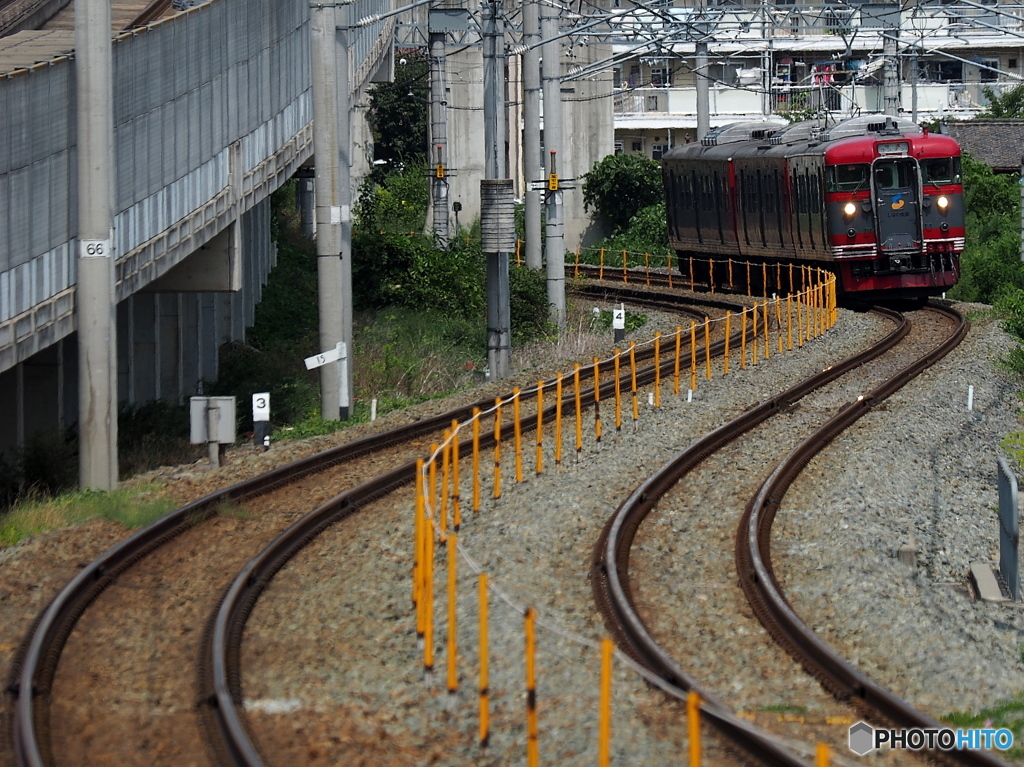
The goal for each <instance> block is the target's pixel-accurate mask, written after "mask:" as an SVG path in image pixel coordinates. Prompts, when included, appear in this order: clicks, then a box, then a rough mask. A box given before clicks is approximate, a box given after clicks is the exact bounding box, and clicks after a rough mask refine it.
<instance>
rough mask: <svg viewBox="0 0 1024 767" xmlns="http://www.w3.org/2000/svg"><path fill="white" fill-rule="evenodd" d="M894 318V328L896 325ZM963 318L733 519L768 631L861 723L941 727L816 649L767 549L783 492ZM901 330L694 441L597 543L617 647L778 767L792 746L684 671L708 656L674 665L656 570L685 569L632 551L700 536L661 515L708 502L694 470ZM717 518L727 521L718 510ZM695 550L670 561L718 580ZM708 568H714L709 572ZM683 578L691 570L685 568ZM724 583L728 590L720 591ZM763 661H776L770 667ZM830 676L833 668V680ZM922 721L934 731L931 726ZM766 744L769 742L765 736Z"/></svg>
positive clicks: (825, 431)
mask: <svg viewBox="0 0 1024 767" xmlns="http://www.w3.org/2000/svg"><path fill="white" fill-rule="evenodd" d="M930 311H936V312H938V311H940V310H939V309H931V310H930ZM893 319H894V321H897V318H896V317H894V318H893ZM957 319H958V322H957V325H956V327H957V330H956V332H953V333H951V334H947V338H946V340H945V341H944V342H943V343H940V344H932V345H930V346H929V348H928V349H927V351H926V352H925V353H923V354H920V355H918V358H917V359H916V360H915V362H914V363H913V364H912V365H909V366H907V367H906V368H904V369H902V370H900V371H899V372H898V373H896V374H894V375H890V374H886V376H885V377H886V379H887V380H886V381H885V383H883V384H882V385H881V386H879V387H878V388H877V389H875V391H873V392H872V393H871V394H870V395H867V396H865V397H862V398H860V399H856V400H855V401H854V402H853V403H852V404H851V405H849V406H847V407H845V408H843V409H842V410H841V411H840V414H839V415H837V416H836V417H835V418H833V419H832V420H831V421H829V423H828V424H826V425H825V426H824V427H821V428H820V429H818V430H816V431H815V432H814V436H812V437H808V438H807V439H806V440H805V441H804V442H802V443H801V445H800V447H799V448H797V449H795V450H794V451H793V453H792V454H791V455H790V456H789V457H788V459H787V460H786V461H784V462H783V463H782V464H780V466H779V467H778V468H777V469H775V470H774V471H771V469H769V472H768V473H770V475H771V477H770V479H769V481H766V482H765V484H764V485H763V486H762V487H760V488H759V489H757V490H756V491H755V490H753V489H752V490H750V491H749V492H750V494H751V495H752V496H753V500H751V501H750V504H749V506H748V516H745V517H744V518H743V521H742V522H737V520H736V518H735V517H733V518H732V519H733V522H732V524H734V525H736V524H738V530H739V532H737V533H735V535H736V550H737V561H738V563H739V564H738V568H739V572H740V577H741V582H742V584H743V587H744V591H745V592H747V593H748V594H750V596H748V598H749V599H751V602H752V604H754V605H755V609H756V612H757V614H758V616H759V617H760V618H761V619H762V622H765V623H766V625H768V626H769V628H770V631H771V633H772V635H773V636H774V637H776V638H777V639H778V640H779V641H780V642H782V643H783V646H785V647H786V648H787V649H788V650H789V651H790V652H791V653H792V654H794V655H797V656H798V657H799V658H800V662H801V663H802V664H803V665H804V666H805V667H807V668H808V669H813V673H814V674H815V676H816V677H817V678H819V679H820V680H822V683H823V684H825V686H826V687H827V688H828V689H830V690H833V691H834V692H836V693H837V694H838V695H839V696H840V698H841V699H843V700H844V701H854V702H855V703H856V704H857V708H856V710H855V711H854V714H856V713H857V712H858V711H860V712H864V715H865V716H871V717H872V718H874V719H875V720H876V721H883V722H891V723H893V724H894V725H895V726H907V727H910V726H937V725H936V724H935V723H934V721H933V720H931V719H930V718H928V717H925V716H924V715H922V714H920V713H919V712H914V711H913V709H911V708H910V707H909V706H907V705H906V704H905V703H902V702H897V701H896V700H894V696H891V695H888V694H887V693H885V691H884V690H882V688H881V686H880V685H877V684H874V683H871V682H869V681H868V680H867V679H866V678H865V677H864V676H863V675H860V674H858V673H856V672H855V671H853V670H852V669H851V667H849V665H848V664H846V663H845V662H844V661H842V660H841V659H839V658H837V657H836V656H835V655H834V654H829V653H828V652H827V650H826V648H824V647H823V645H822V643H821V642H820V641H815V640H814V639H813V634H812V633H811V632H810V631H809V630H808V629H807V628H806V626H805V625H804V624H803V623H802V622H801V621H800V619H799V618H798V617H797V616H796V615H795V614H794V613H793V611H792V609H791V608H789V606H788V604H787V603H786V602H785V599H784V597H783V596H782V595H781V593H780V589H779V588H778V585H777V583H776V582H775V580H774V576H773V575H772V570H771V565H770V557H769V550H770V549H769V546H768V544H769V541H770V528H771V521H772V519H773V518H774V515H775V512H776V510H777V509H778V507H779V504H780V503H781V501H782V496H783V494H784V492H785V487H786V486H788V483H789V482H791V481H792V480H793V478H794V477H795V476H796V474H797V473H798V472H799V470H800V468H801V467H802V466H803V465H804V464H805V463H806V461H807V460H809V458H810V456H811V455H813V454H814V452H816V451H818V450H820V449H821V448H822V447H823V446H824V445H826V444H828V442H829V441H831V440H832V439H834V438H835V437H836V435H837V434H838V433H839V431H841V429H842V427H843V426H848V425H849V424H850V423H852V422H853V421H854V420H856V418H858V417H859V416H860V415H861V414H863V413H865V412H867V411H868V410H869V409H870V408H871V407H872V406H874V405H876V404H878V403H879V402H881V401H882V400H883V399H884V398H885V397H886V396H888V395H889V394H891V393H892V392H893V391H895V390H896V389H898V388H899V387H900V386H902V385H904V384H905V383H906V382H907V381H909V380H910V379H911V378H912V377H913V376H914V375H916V374H917V373H918V372H920V370H922V369H923V368H924V367H926V366H927V365H929V364H932V363H934V362H935V361H936V360H938V359H940V358H941V357H942V356H943V355H944V354H945V353H947V352H948V351H949V349H951V348H952V347H953V346H955V345H956V344H957V343H958V342H959V341H960V339H961V338H962V337H963V334H964V332H965V328H964V325H963V323H962V320H960V319H959V317H958V318H957ZM898 323H899V324H898V325H897V327H896V329H895V330H894V331H893V332H892V333H890V334H889V336H888V337H887V338H886V339H885V340H883V341H882V342H880V343H878V344H876V345H874V346H873V347H871V348H870V349H868V350H865V351H864V352H863V353H861V354H859V355H856V356H855V357H851V358H849V359H848V360H846V361H845V362H844V363H841V364H838V365H835V366H833V367H832V368H830V369H827V370H825V371H823V372H822V373H819V374H817V375H816V376H813V377H811V378H809V379H807V380H805V381H803V382H801V383H800V384H798V385H797V386H795V387H793V388H791V389H790V390H788V391H786V392H784V393H783V394H781V395H778V396H776V397H773V398H770V399H769V400H766V401H764V402H762V403H761V404H759V405H758V406H756V407H754V408H751V409H750V410H748V411H747V412H745V413H744V414H742V415H741V416H740V417H738V418H736V419H734V420H733V421H731V422H729V423H728V424H726V425H725V426H723V427H721V428H720V429H718V430H716V431H714V432H712V433H710V434H708V435H707V436H706V437H704V438H702V439H700V440H698V441H696V442H695V443H693V444H692V445H690V446H689V447H688V448H687V449H686V450H684V451H682V452H681V453H679V454H678V455H676V456H675V458H674V459H673V460H671V461H670V462H669V463H668V464H666V465H665V466H664V467H663V468H662V469H661V470H660V471H659V472H657V473H656V474H655V475H653V476H652V477H650V478H649V479H648V480H647V481H646V482H644V483H643V484H642V485H640V486H639V487H638V488H637V489H636V490H635V491H634V492H633V493H632V494H631V496H630V497H629V498H628V499H627V500H626V501H624V502H623V503H622V504H621V506H620V507H619V508H618V509H617V511H616V513H615V515H614V516H613V517H612V518H611V519H610V520H609V522H608V524H607V526H606V527H605V529H604V531H603V533H602V537H601V539H600V541H599V543H598V545H597V546H596V547H595V552H594V562H593V569H592V581H591V582H592V584H593V585H594V593H595V597H596V599H597V601H598V604H599V605H600V606H601V609H602V613H603V614H605V616H606V623H607V625H608V626H609V628H610V630H612V632H613V634H614V635H615V636H616V637H617V639H618V640H619V642H620V644H621V645H622V646H623V647H625V648H628V649H627V652H629V653H630V654H631V655H632V656H633V657H634V658H635V659H637V660H638V661H639V662H641V663H642V664H643V665H644V666H645V667H647V668H648V669H649V670H650V671H651V673H654V674H656V675H657V676H658V677H659V678H661V679H663V680H665V682H666V683H667V684H668V685H670V686H671V687H672V688H674V689H676V690H677V691H679V693H681V692H683V691H688V690H691V689H692V690H695V691H697V692H699V693H701V695H702V697H703V698H704V699H705V703H704V705H703V709H704V712H705V716H706V717H707V718H708V719H709V720H710V721H711V722H713V723H714V724H715V725H716V727H718V729H719V730H721V731H722V732H723V733H725V734H726V735H727V737H729V738H730V739H732V740H733V741H734V742H735V743H736V744H737V745H738V746H739V747H740V748H741V749H742V750H743V751H744V752H745V753H747V754H749V755H752V756H753V757H755V758H757V759H759V760H764V761H767V762H769V763H780V764H795V763H802V760H801V758H800V756H798V755H797V754H795V753H793V752H791V751H788V749H786V748H783V749H782V750H780V744H779V742H778V741H777V740H775V739H773V738H764V735H763V733H760V732H758V731H754V730H752V728H751V727H750V726H749V724H748V723H747V722H746V721H744V720H741V719H739V718H737V717H736V716H735V714H733V712H732V711H731V709H730V708H729V707H728V706H727V705H726V703H725V702H723V701H722V699H721V696H720V695H719V696H717V697H716V695H715V694H712V693H709V692H708V690H707V689H705V687H706V686H708V685H706V684H705V682H704V680H701V679H697V678H696V677H695V676H694V675H693V674H692V673H689V672H688V671H686V668H690V667H695V668H704V667H706V666H705V665H702V664H707V663H708V661H709V659H708V658H707V657H703V656H701V654H700V653H699V652H698V651H692V652H690V653H689V654H688V655H687V660H688V661H689V662H690V664H692V665H688V664H687V662H685V661H683V660H681V659H680V658H679V657H678V655H679V653H680V651H681V648H682V647H685V646H687V644H686V638H685V637H686V634H685V633H682V634H679V633H678V631H677V633H676V634H673V632H672V631H671V630H670V628H668V624H671V621H667V620H659V617H660V614H664V613H665V612H670V611H666V610H665V604H666V599H670V597H667V596H666V595H665V594H664V593H663V590H662V591H658V587H659V586H661V585H662V584H660V583H658V584H655V583H652V582H648V579H649V578H650V576H651V575H652V574H654V573H658V574H660V578H659V580H661V581H664V580H669V579H667V578H665V577H664V574H665V573H666V572H677V575H678V566H677V567H676V568H675V570H672V569H671V567H670V565H668V564H667V563H668V562H669V559H670V558H668V557H667V556H666V555H661V556H660V557H658V556H654V557H652V556H651V555H650V554H649V553H646V552H644V551H635V549H636V548H637V545H638V544H640V542H643V543H642V544H641V545H640V546H639V548H640V549H641V550H645V549H646V550H649V549H652V548H657V545H656V544H652V541H653V540H654V539H656V538H658V537H659V536H665V535H666V534H667V533H672V534H674V535H675V536H677V537H679V538H680V539H681V538H684V537H686V536H687V535H689V536H693V535H694V533H693V532H691V533H689V534H685V533H683V532H682V531H681V529H680V525H683V526H684V527H685V525H686V524H687V523H686V522H681V521H680V516H679V512H674V513H675V516H674V517H671V521H668V520H669V519H670V512H669V511H665V512H664V513H662V511H661V509H660V507H662V506H666V505H667V506H668V507H669V508H670V509H673V510H674V509H675V508H676V506H677V505H678V506H685V507H686V509H687V513H689V514H691V515H692V516H696V514H697V511H698V509H699V507H700V504H701V501H700V500H699V498H700V497H703V496H699V491H698V490H696V489H694V487H693V486H692V485H688V487H689V489H688V490H686V491H682V492H676V490H675V488H676V485H677V483H680V482H683V481H688V480H689V476H690V475H691V474H692V473H694V472H696V471H698V468H699V467H700V466H702V465H703V464H704V463H705V462H709V458H710V457H711V456H713V455H714V454H715V453H716V452H718V451H721V450H724V449H726V446H729V445H732V444H733V443H734V442H736V443H738V441H740V440H742V439H743V438H744V435H745V434H748V433H749V432H751V430H753V429H754V428H756V427H758V426H759V425H761V424H764V423H765V422H767V421H768V420H769V419H771V418H772V417H773V416H775V415H778V414H780V413H786V412H788V411H790V410H791V409H792V408H793V407H794V405H795V404H796V403H798V402H799V401H800V400H801V399H802V398H804V397H806V396H807V395H808V394H809V393H811V392H813V391H815V390H816V389H819V388H820V387H822V386H824V385H825V384H827V383H829V382H831V381H834V380H836V379H837V378H839V377H840V376H841V375H844V374H845V373H847V372H848V371H850V370H853V369H855V368H859V367H860V366H862V365H864V364H865V363H867V361H868V360H870V359H873V358H878V357H879V356H881V355H882V354H883V353H885V352H886V351H887V350H889V349H891V348H893V347H894V346H895V345H896V344H897V343H899V342H900V341H901V339H903V337H904V336H906V335H907V333H908V332H909V328H908V324H907V323H906V321H905V320H904V319H899V320H898ZM760 440H761V442H762V444H770V445H772V446H773V447H776V446H777V445H778V444H780V441H779V439H778V438H777V437H776V436H772V435H764V436H761V437H760ZM728 461H729V459H728V457H723V458H722V459H721V463H728ZM719 468H721V467H719ZM695 481H696V480H695ZM690 496H698V497H697V498H693V499H691V500H690V502H689V505H687V504H685V503H683V502H682V501H681V500H680V498H681V497H687V498H689V497H690ZM721 502H722V499H721V498H719V497H717V496H712V499H711V500H708V499H707V498H706V497H705V498H704V503H721ZM756 512H760V513H756ZM717 513H718V514H722V512H721V511H719V512H717ZM659 514H661V516H662V517H664V519H662V520H660V521H659V520H658V519H657V515H659ZM649 516H654V517H655V521H654V522H651V521H649V520H648V517H649ZM737 516H738V515H737ZM693 524H696V522H694V523H693ZM700 524H701V528H700V536H699V537H700V538H701V540H717V541H724V540H725V539H726V534H724V533H722V532H720V531H718V530H717V528H715V526H714V525H713V524H710V523H707V522H702V523H700ZM642 525H646V527H641V526H642ZM723 526H724V527H726V528H727V527H728V524H726V523H723ZM651 527H654V528H655V529H656V532H647V530H648V529H649V528H651ZM748 541H749V542H750V543H751V544H754V545H755V546H756V547H755V549H754V551H753V552H752V553H751V552H750V551H749V550H748V549H749V546H748V545H747V544H748ZM659 542H660V541H659ZM663 545H664V544H662V546H663ZM691 548H696V547H690V548H687V545H686V543H685V542H683V543H680V544H679V545H677V546H675V547H674V550H673V552H672V556H671V559H672V560H674V561H676V562H678V561H681V560H689V559H691V558H694V559H696V560H697V562H696V563H694V566H693V567H694V570H696V571H699V572H700V576H694V577H707V578H709V579H710V580H712V581H714V580H715V578H716V573H715V572H714V566H713V557H712V558H711V559H707V560H704V559H701V558H700V554H699V553H695V552H694V551H691V550H690V549H691ZM709 562H711V563H712V564H708V563H709ZM637 572H639V573H640V575H638V574H637ZM685 572H687V571H686V570H685V569H684V573H685ZM643 575H646V576H648V579H644V578H643V577H642V576H643ZM718 578H720V579H721V580H722V581H725V580H727V579H728V578H727V575H722V574H718ZM684 582H686V581H684ZM722 587H723V588H724V586H722ZM730 588H731V587H730ZM655 592H657V595H656V594H655ZM638 593H640V594H642V597H637V594H638ZM705 593H706V588H705ZM693 596H694V595H693V594H692V593H690V595H689V598H691V599H692V598H693ZM714 601H722V602H727V601H728V599H726V598H725V597H722V596H716V599H715V600H709V604H708V610H711V609H712V605H711V604H710V602H714ZM647 602H651V603H652V604H655V605H658V609H657V610H655V609H654V608H651V607H649V606H648V605H647V604H646V603H647ZM732 609H734V610H735V609H736V605H735V603H733V607H732ZM772 620H774V623H773V622H772ZM729 622H731V621H729ZM745 625H746V624H744V623H742V621H740V627H739V628H736V627H733V628H732V629H731V630H730V631H732V632H733V633H734V634H735V633H736V632H739V633H740V634H753V633H756V632H754V631H753V630H751V629H750V628H749V627H745ZM794 626H797V627H799V628H801V629H802V631H803V633H802V634H796V635H793V634H791V633H790V632H791V631H792V630H794V629H793V627H794ZM685 629H686V630H688V631H692V630H693V626H687V627H685ZM733 639H734V640H735V643H736V644H742V641H741V640H743V639H745V638H744V637H740V636H734V637H733ZM690 644H692V642H690ZM808 646H810V647H811V648H813V649H812V650H805V649H804V648H805V647H808ZM737 652H738V650H737ZM807 653H813V655H807ZM758 654H763V653H755V656H756V655H758ZM753 657H754V656H751V660H750V663H752V664H756V662H757V661H755V660H753ZM810 658H813V660H811V659H810ZM765 663H766V665H767V664H768V662H767V661H765ZM741 665H742V664H741ZM776 665H777V664H776ZM838 669H842V672H838ZM826 671H828V672H829V674H828V675H827V674H826ZM836 673H844V674H845V675H844V676H839V677H837V676H835V675H834V674H836ZM772 674H773V671H772V670H768V671H762V672H761V676H759V677H758V678H759V679H769V678H771V676H772ZM755 676H756V674H755ZM731 681H732V683H734V684H738V683H739V682H737V681H736V680H735V679H732V680H731ZM715 682H716V683H715V684H714V685H711V686H713V687H714V688H716V689H718V690H720V689H722V687H723V684H722V680H715ZM765 683H767V682H765ZM875 701H878V702H879V704H880V705H878V706H875V705H874V703H875ZM925 722H927V723H928V725H925V724H924V723H925ZM762 738H764V739H763V740H762ZM955 758H957V759H960V760H961V763H967V764H1002V763H1003V762H1001V761H999V760H998V759H996V758H994V757H993V756H991V755H990V754H988V753H984V752H957V753H956V754H955Z"/></svg>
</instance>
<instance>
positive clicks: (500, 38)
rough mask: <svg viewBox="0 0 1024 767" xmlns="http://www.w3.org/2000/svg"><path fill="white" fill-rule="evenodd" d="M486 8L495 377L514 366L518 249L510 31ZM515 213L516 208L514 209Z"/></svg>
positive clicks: (484, 206) (486, 241)
mask: <svg viewBox="0 0 1024 767" xmlns="http://www.w3.org/2000/svg"><path fill="white" fill-rule="evenodd" d="M484 12H485V14H486V16H485V19H484V177H485V178H484V181H483V182H482V183H481V185H480V191H481V194H480V197H481V199H480V203H481V216H480V219H481V220H480V224H481V239H482V240H483V243H482V244H483V250H484V256H485V257H486V259H487V367H488V370H490V374H491V379H492V380H497V379H501V378H507V377H508V376H509V374H510V373H511V370H512V358H511V349H510V345H511V338H512V320H511V313H510V309H509V287H508V251H509V250H510V249H511V248H514V247H515V218H514V213H513V218H512V224H513V226H512V242H511V248H510V247H509V243H508V241H507V240H506V238H503V237H501V236H500V232H499V231H498V230H499V229H500V228H501V221H502V219H503V218H505V217H504V216H503V215H502V210H501V208H503V207H505V205H504V204H503V202H504V201H505V198H508V200H507V202H508V203H509V204H510V203H511V196H512V181H511V179H509V178H508V170H507V164H508V163H507V161H506V149H505V142H506V136H505V130H506V126H507V125H508V120H507V119H506V118H507V110H506V103H507V102H506V99H505V77H504V73H505V34H504V31H505V30H504V22H503V21H502V20H501V2H500V0H489V2H487V3H486V5H485V8H484ZM509 212H512V211H511V208H510V209H509Z"/></svg>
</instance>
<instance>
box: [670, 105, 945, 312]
mask: <svg viewBox="0 0 1024 767" xmlns="http://www.w3.org/2000/svg"><path fill="white" fill-rule="evenodd" d="M662 167H663V172H664V177H665V189H666V195H667V205H666V210H667V215H668V232H669V242H670V243H671V245H672V247H673V248H674V249H675V250H677V251H678V252H679V253H680V254H681V255H695V254H698V255H699V254H708V255H711V254H714V255H716V256H722V255H729V256H730V257H740V258H746V259H750V260H762V261H763V260H771V261H779V260H794V259H795V260H798V261H807V262H811V263H814V264H815V265H816V266H821V267H823V268H826V269H830V270H831V271H834V272H836V274H837V275H838V277H839V284H840V290H841V292H842V293H845V294H847V295H851V296H854V295H855V296H857V297H865V298H882V297H893V298H913V297H923V296H928V295H936V294H939V293H942V292H943V291H945V290H946V289H948V288H949V287H950V286H952V285H953V284H955V283H956V281H957V278H958V277H959V269H960V263H959V256H960V253H961V251H962V250H963V247H964V208H963V187H962V182H961V173H960V148H959V146H958V145H957V143H956V142H955V141H954V140H953V139H952V138H950V137H948V136H943V135H939V134H929V133H927V132H924V131H922V130H921V129H920V128H918V127H917V126H916V125H914V124H913V123H911V122H910V121H909V120H894V119H893V118H886V117H881V116H877V115H876V116H869V117H859V118H852V119H850V120H847V121H845V122H842V123H839V124H838V125H836V126H834V127H833V128H831V129H829V130H826V131H821V130H820V129H819V128H818V126H817V125H816V124H814V123H796V124H794V125H790V126H785V127H782V128H780V127H779V126H778V125H777V124H775V125H773V124H770V123H757V124H737V125H733V126H725V127H724V128H719V129H716V130H715V131H711V132H709V134H708V137H706V139H705V141H704V142H702V144H699V145H698V144H690V145H687V146H683V147H677V148H676V149H673V150H672V151H670V152H668V153H667V154H666V155H665V157H664V158H663V160H662Z"/></svg>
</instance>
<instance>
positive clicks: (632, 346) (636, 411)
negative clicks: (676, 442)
mask: <svg viewBox="0 0 1024 767" xmlns="http://www.w3.org/2000/svg"><path fill="white" fill-rule="evenodd" d="M629 371H630V378H631V379H632V381H631V384H630V391H631V392H632V394H633V431H636V430H637V429H639V428H640V424H639V423H638V422H639V420H640V403H639V402H637V397H636V341H630V342H629Z"/></svg>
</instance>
